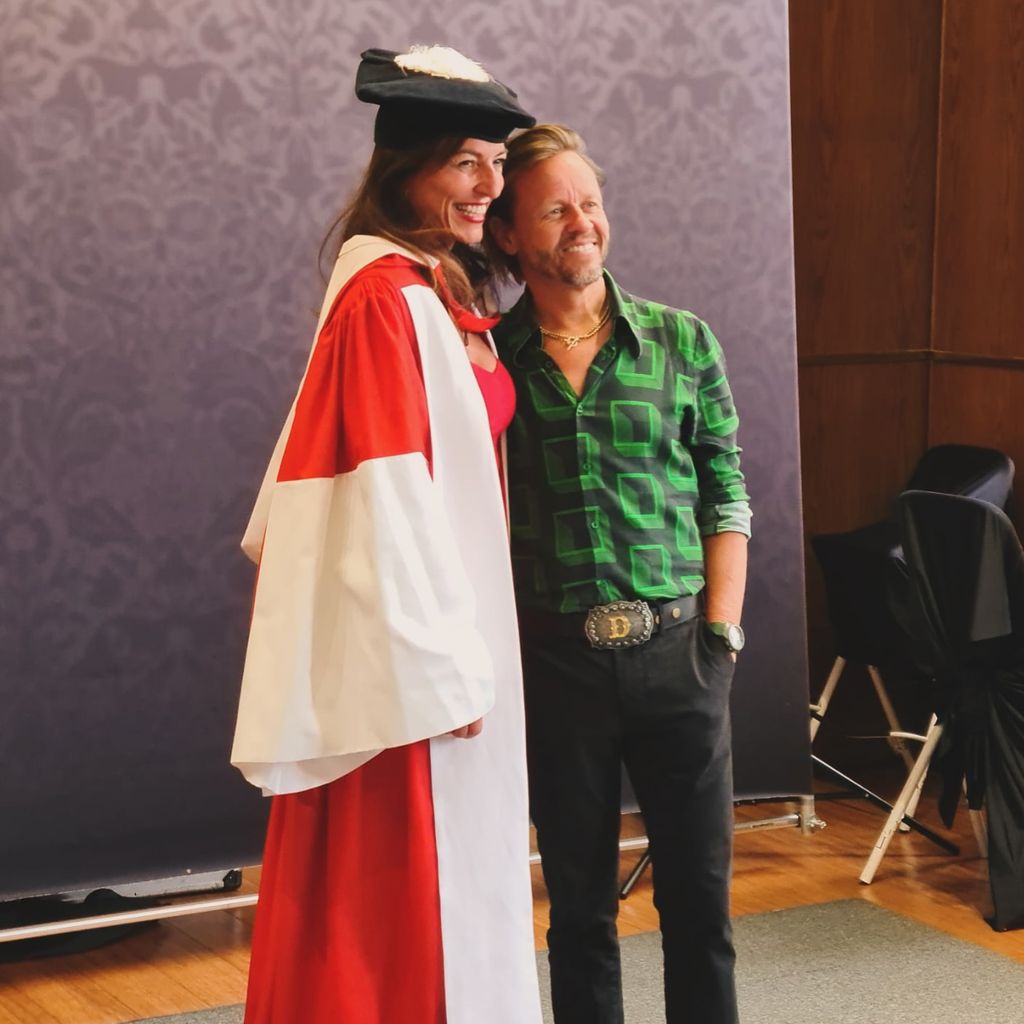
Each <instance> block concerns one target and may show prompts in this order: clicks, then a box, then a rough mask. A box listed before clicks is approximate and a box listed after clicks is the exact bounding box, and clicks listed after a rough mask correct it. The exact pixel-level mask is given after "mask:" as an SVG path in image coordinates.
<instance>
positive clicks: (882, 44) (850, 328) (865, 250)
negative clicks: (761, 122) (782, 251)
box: [790, 0, 942, 355]
mask: <svg viewBox="0 0 1024 1024" xmlns="http://www.w3.org/2000/svg"><path fill="white" fill-rule="evenodd" d="M941 15H942V3H941V0H900V2H899V3H893V2H892V0H790V53H791V58H790V60H791V89H792V101H793V107H792V110H793V179H794V195H795V197H796V203H795V211H794V218H795V231H796V255H797V260H796V287H797V336H798V339H799V346H800V353H801V355H804V354H811V353H844V352H877V351H897V350H903V349H923V348H926V347H927V341H928V334H929V320H930V314H931V278H932V229H933V224H934V198H935V192H934V180H935V179H934V169H935V152H936V125H937V109H938V54H939V38H940V28H941Z"/></svg>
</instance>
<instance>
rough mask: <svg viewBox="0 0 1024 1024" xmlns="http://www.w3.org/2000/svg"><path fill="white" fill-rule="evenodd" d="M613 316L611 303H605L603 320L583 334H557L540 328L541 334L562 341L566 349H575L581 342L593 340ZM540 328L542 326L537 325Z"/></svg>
mask: <svg viewBox="0 0 1024 1024" xmlns="http://www.w3.org/2000/svg"><path fill="white" fill-rule="evenodd" d="M611 316H612V306H611V303H610V302H608V303H605V307H604V312H603V313H602V314H601V318H600V319H599V320H598V321H597V323H596V324H594V326H593V327H591V328H590V330H589V331H585V332H584V333H583V334H556V333H555V332H554V331H549V330H548V329H547V328H546V327H541V328H540V333H541V334H543V335H544V337H545V338H552V339H553V340H554V341H560V342H561V343H562V344H563V345H564V346H565V347H566V348H568V349H573V348H575V347H576V346H577V345H578V344H579V343H580V342H581V341H586V340H587V339H588V338H592V337H593V336H594V335H595V334H597V332H598V331H599V330H601V328H602V327H604V325H605V324H606V323H608V321H609V320H610V319H611ZM537 326H538V327H540V324H538V325H537Z"/></svg>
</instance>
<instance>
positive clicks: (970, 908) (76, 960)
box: [0, 800, 1024, 1024]
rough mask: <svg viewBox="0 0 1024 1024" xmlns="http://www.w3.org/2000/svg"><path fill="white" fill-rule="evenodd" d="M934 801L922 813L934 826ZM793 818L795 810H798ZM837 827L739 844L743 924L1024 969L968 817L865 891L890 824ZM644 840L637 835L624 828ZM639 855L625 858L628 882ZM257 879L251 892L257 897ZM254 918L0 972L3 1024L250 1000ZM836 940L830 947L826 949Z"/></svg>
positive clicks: (851, 803)
mask: <svg viewBox="0 0 1024 1024" xmlns="http://www.w3.org/2000/svg"><path fill="white" fill-rule="evenodd" d="M933 807H934V801H931V802H930V804H929V807H928V808H924V809H923V810H922V815H923V816H924V817H925V818H927V819H929V820H930V819H932V818H933V817H934V811H933V810H932V809H931V808H933ZM789 809H792V808H789ZM785 810H787V808H786V807H785V806H784V805H780V804H772V805H759V806H757V807H741V808H739V810H738V812H737V817H738V818H739V819H740V820H749V819H758V818H765V817H771V816H774V815H777V814H782V813H784V812H785ZM817 811H818V816H819V817H821V818H823V819H825V821H826V822H827V823H828V824H827V827H826V828H825V829H824V830H823V831H821V832H819V833H817V834H816V835H813V836H804V835H801V834H800V833H799V832H798V831H797V830H796V829H787V830H785V831H773V832H769V831H759V832H748V833H742V834H740V835H738V836H737V838H736V863H735V883H734V887H733V893H734V895H733V910H734V913H735V914H736V915H743V914H754V913H760V912H763V911H767V910H776V909H781V908H785V907H795V906H801V905H806V904H811V903H823V902H826V901H828V900H837V899H850V898H853V899H863V900H868V901H870V902H872V903H877V904H879V905H881V906H884V907H888V908H890V909H892V910H894V911H897V912H898V913H901V914H904V915H906V916H907V917H911V918H914V919H916V920H918V921H920V922H922V923H924V924H928V925H931V926H933V927H935V928H938V929H941V930H942V931H945V932H948V933H950V934H951V935H955V936H958V937H960V938H962V939H965V940H966V941H968V942H972V943H975V944H976V945H979V946H984V947H986V948H987V949H991V950H994V951H996V952H997V953H1001V954H1002V955H1004V956H1006V957H1009V958H1011V959H1013V960H1016V961H1017V962H1018V963H1021V964H1024V930H1022V931H1017V932H1008V933H1004V934H997V933H995V932H993V931H991V929H990V928H989V927H988V925H986V924H985V922H984V920H983V919H982V913H983V912H984V911H985V909H986V906H987V885H986V882H985V870H984V861H982V860H981V859H980V858H979V856H978V853H977V848H976V846H975V843H974V839H973V837H972V835H971V830H970V825H969V823H968V820H967V815H966V814H961V815H960V817H959V818H958V821H957V829H956V839H957V841H958V842H959V843H960V845H961V848H962V850H963V852H962V853H961V855H960V856H959V857H951V856H949V855H948V854H945V853H942V852H941V851H939V850H938V849H937V848H935V847H933V846H932V845H930V844H929V843H928V842H927V841H926V840H924V839H922V838H920V837H919V836H917V835H914V834H909V835H898V836H897V837H896V838H895V839H894V841H893V844H892V847H891V848H890V852H889V853H888V855H887V856H886V858H885V860H884V861H883V863H882V867H881V869H880V870H879V873H878V875H877V877H876V880H875V882H874V884H873V885H871V886H862V885H860V884H859V883H858V881H857V876H858V874H859V873H860V870H861V867H862V865H863V862H864V859H865V857H866V856H867V853H868V850H869V848H870V846H871V845H872V843H873V841H874V837H875V835H876V834H877V831H878V829H879V828H880V827H881V824H882V815H881V813H880V812H878V811H876V810H874V809H872V808H871V807H870V806H868V805H867V804H864V803H862V802H860V801H856V800H844V801H829V802H825V801H819V803H818V805H817ZM624 829H625V831H627V832H630V831H632V832H636V831H637V829H638V824H637V823H635V822H630V821H628V820H627V821H626V822H625V825H624ZM637 857H638V854H636V853H632V854H628V855H624V856H623V873H624V874H625V872H626V871H628V869H629V868H630V867H631V866H632V864H633V863H634V862H635V860H636V859H637ZM257 881H258V872H256V871H252V872H247V874H246V879H245V882H244V883H243V891H254V890H255V888H256V885H257ZM534 892H535V897H536V913H535V921H536V934H537V943H538V947H541V946H543V933H544V928H545V917H546V913H547V906H546V899H545V894H544V889H543V883H542V881H541V879H540V872H539V869H536V870H535V885H534ZM252 913H253V911H252V910H249V909H246V910H239V911H233V912H228V911H222V912H219V913H212V914H202V915H194V916H191V917H181V918H175V919H170V920H168V921H166V922H162V923H160V924H158V925H153V926H151V927H150V928H148V929H147V930H146V931H145V932H144V933H142V934H140V935H137V936H134V937H132V938H130V939H126V940H123V941H121V942H119V943H116V944H114V945H111V946H108V947H107V948H105V949H102V950H98V951H95V952H91V953H80V954H76V955H73V956H67V957H62V958H55V959H47V960H34V961H28V962H23V963H15V964H3V965H0V1024H121V1022H124V1021H130V1020H134V1019H136V1018H139V1017H148V1016H157V1015H161V1014H171V1013H181V1012H184V1011H188V1010H195V1009H199V1008H202V1007H210V1006H220V1005H223V1004H226V1003H237V1002H241V1001H242V1000H243V998H244V996H245V978H246V968H247V964H248V943H249V935H250V928H251V923H252ZM656 928H657V915H656V913H655V911H654V908H653V906H652V904H651V890H650V880H649V877H645V879H644V880H643V881H642V882H641V884H640V885H639V886H638V887H637V889H636V890H635V891H634V893H633V895H632V896H631V897H630V898H629V899H628V900H626V901H625V902H624V903H623V904H622V911H621V917H620V930H621V931H622V933H623V934H633V933H636V932H645V931H652V930H654V929H656ZM827 940H828V937H827V936H822V941H823V942H827Z"/></svg>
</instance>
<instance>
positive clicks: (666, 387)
mask: <svg viewBox="0 0 1024 1024" xmlns="http://www.w3.org/2000/svg"><path fill="white" fill-rule="evenodd" d="M605 281H606V283H607V285H608V292H609V296H610V299H611V303H612V317H613V323H614V330H613V332H612V336H611V338H609V340H608V342H607V344H605V345H604V347H603V348H602V349H601V350H600V351H599V352H598V354H597V356H596V357H595V359H594V362H593V363H592V364H591V366H590V369H589V370H588V371H587V377H586V381H585V384H584V388H583V395H582V397H580V398H577V397H576V394H575V392H574V391H573V389H572V387H571V385H570V384H569V382H568V381H567V380H566V379H565V377H564V376H563V375H562V372H561V371H560V370H559V369H558V367H557V366H556V365H555V362H554V360H553V359H552V358H551V357H550V356H549V355H547V353H545V352H544V351H543V349H542V348H541V346H540V331H539V329H538V327H537V324H536V321H535V320H534V317H533V311H532V305H531V303H530V300H529V297H528V295H524V296H523V298H522V299H520V300H519V302H518V303H517V304H516V305H515V306H514V307H513V308H512V310H510V311H509V312H508V313H506V314H505V316H504V317H503V318H502V320H501V324H500V325H499V326H498V328H497V329H496V330H495V331H494V336H495V340H496V341H497V344H498V350H499V354H500V355H501V357H502V360H503V361H504V363H505V365H506V366H507V367H508V369H509V371H510V372H511V374H512V377H513V379H514V381H515V385H516V396H517V409H516V415H515V419H514V420H513V421H512V424H511V426H510V427H509V431H508V449H509V480H510V486H509V504H510V507H511V529H512V563H513V568H514V572H515V581H516V594H517V597H518V600H519V603H520V605H524V606H530V607H536V608H543V609H547V610H549V611H558V612H576V611H585V610H586V609H588V608H590V607H592V606H593V605H596V604H606V603H607V602H609V601H616V600H622V599H626V600H633V599H635V598H645V599H653V600H671V599H673V598H676V597H680V596H681V595H683V594H695V593H697V592H698V591H699V590H701V588H702V587H703V586H704V555H703V547H702V543H701V537H702V536H704V535H708V534H713V533H724V532H726V531H735V532H737V533H742V534H745V535H746V536H750V506H749V504H748V500H747V492H746V488H745V487H744V483H743V474H742V473H741V472H740V448H739V447H738V446H737V444H736V428H737V426H738V423H739V420H738V417H737V415H736V409H735V407H734V406H733V401H732V394H731V392H730V391H729V383H728V381H727V380H726V377H725V362H724V359H723V356H722V350H721V347H720V346H719V344H718V342H717V341H716V340H715V336H714V335H713V334H712V333H711V331H710V330H709V329H708V327H707V325H706V324H705V323H703V321H701V320H699V319H698V318H697V317H695V316H694V315H693V314H692V313H686V312H681V311H679V310H675V309H670V308H669V307H667V306H662V305H659V304H658V303H654V302H647V301H645V300H644V299H638V298H635V297H634V296H632V295H628V294H626V293H625V292H623V291H621V290H620V289H619V288H618V287H617V286H616V284H615V282H614V281H613V280H612V279H611V276H610V275H609V274H608V273H607V272H606V273H605Z"/></svg>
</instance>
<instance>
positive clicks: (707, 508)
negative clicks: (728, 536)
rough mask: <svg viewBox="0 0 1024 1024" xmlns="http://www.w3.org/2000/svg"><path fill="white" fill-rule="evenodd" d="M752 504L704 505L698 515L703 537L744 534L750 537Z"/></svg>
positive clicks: (725, 503) (736, 502) (698, 523)
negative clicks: (720, 534) (718, 534)
mask: <svg viewBox="0 0 1024 1024" xmlns="http://www.w3.org/2000/svg"><path fill="white" fill-rule="evenodd" d="M750 519H751V512H750V502H749V501H726V502H723V503H722V504H721V505H704V506H702V507H701V509H700V511H699V512H698V513H697V525H698V527H699V528H700V535H701V536H702V537H710V536H712V535H713V534H716V533H742V534H743V536H744V537H749V536H750Z"/></svg>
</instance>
